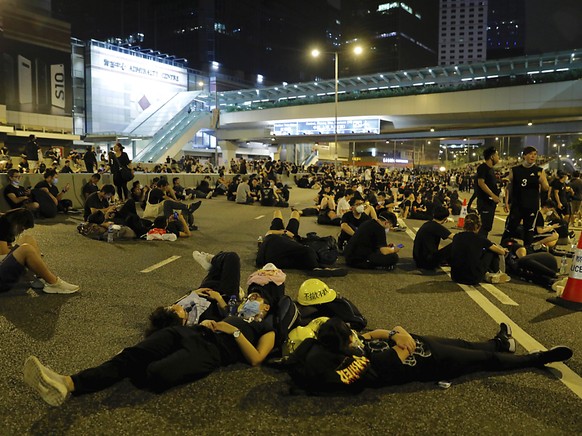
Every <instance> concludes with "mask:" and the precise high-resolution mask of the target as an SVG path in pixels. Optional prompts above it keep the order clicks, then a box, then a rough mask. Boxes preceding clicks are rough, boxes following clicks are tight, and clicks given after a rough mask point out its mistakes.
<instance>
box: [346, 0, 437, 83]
mask: <svg viewBox="0 0 582 436" xmlns="http://www.w3.org/2000/svg"><path fill="white" fill-rule="evenodd" d="M437 8H438V3H437V2H436V0H429V1H426V0H424V1H423V0H407V1H405V2H403V1H398V2H392V1H390V2H387V1H378V0H344V1H342V37H343V47H342V51H343V52H344V53H345V56H344V57H345V58H346V60H345V62H344V66H345V68H343V69H342V73H343V74H371V73H376V72H382V71H395V70H401V69H409V68H417V67H425V66H431V65H435V64H436V60H437V47H436V39H437V37H436V35H437V32H438V23H437V17H438V9H437ZM356 43H360V44H362V45H363V46H365V47H364V48H365V49H366V53H365V55H364V56H362V57H361V58H358V59H354V58H353V57H351V56H349V55H348V53H349V48H350V47H351V46H352V45H354V44H356ZM368 49H369V50H368ZM341 65H342V62H341V60H340V67H341Z"/></svg>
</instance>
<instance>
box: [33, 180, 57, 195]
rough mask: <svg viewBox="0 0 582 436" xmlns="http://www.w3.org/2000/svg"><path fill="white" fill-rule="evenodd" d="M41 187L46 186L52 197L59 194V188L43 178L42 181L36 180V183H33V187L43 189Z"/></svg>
mask: <svg viewBox="0 0 582 436" xmlns="http://www.w3.org/2000/svg"><path fill="white" fill-rule="evenodd" d="M43 188H47V189H48V190H49V192H50V193H51V194H52V196H53V197H56V196H57V195H59V188H57V187H56V186H55V185H52V184H50V183H49V182H47V181H46V180H43V181H42V182H38V183H37V184H36V185H34V189H43Z"/></svg>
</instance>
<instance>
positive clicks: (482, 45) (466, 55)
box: [438, 0, 488, 66]
mask: <svg viewBox="0 0 582 436" xmlns="http://www.w3.org/2000/svg"><path fill="white" fill-rule="evenodd" d="M487 10H488V2H487V0H440V14H439V15H440V20H439V48H438V53H439V65H441V66H445V65H455V64H467V63H471V62H482V61H484V60H486V59H487Z"/></svg>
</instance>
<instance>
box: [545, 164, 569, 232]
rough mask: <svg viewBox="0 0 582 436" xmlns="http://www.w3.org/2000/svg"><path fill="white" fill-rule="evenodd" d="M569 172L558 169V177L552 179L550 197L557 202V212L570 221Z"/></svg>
mask: <svg viewBox="0 0 582 436" xmlns="http://www.w3.org/2000/svg"><path fill="white" fill-rule="evenodd" d="M567 181H568V174H567V173H566V172H564V171H562V170H558V174H557V176H556V178H555V179H554V180H553V181H552V184H551V185H550V186H551V188H552V189H551V191H550V199H551V200H552V201H554V202H555V203H556V212H558V214H559V215H560V217H561V218H562V219H563V220H564V221H566V222H569V221H570V201H569V199H568V196H569V192H570V191H571V189H569V187H567V186H566V183H567Z"/></svg>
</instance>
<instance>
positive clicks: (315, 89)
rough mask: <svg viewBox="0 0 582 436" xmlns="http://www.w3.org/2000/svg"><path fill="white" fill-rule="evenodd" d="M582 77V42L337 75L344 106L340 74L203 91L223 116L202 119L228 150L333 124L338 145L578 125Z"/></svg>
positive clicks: (326, 138) (156, 155)
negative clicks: (569, 47) (515, 54)
mask: <svg viewBox="0 0 582 436" xmlns="http://www.w3.org/2000/svg"><path fill="white" fill-rule="evenodd" d="M581 79H582V50H574V51H567V52H559V53H550V54H544V55H539V56H527V57H520V58H511V59H504V60H498V61H486V62H482V63H473V64H469V65H458V66H448V67H432V68H423V69H417V70H407V71H397V72H391V73H378V74H373V75H368V76H357V77H347V78H340V79H339V80H338V83H337V98H338V101H337V106H336V102H335V101H336V100H335V98H336V90H335V81H334V80H330V81H314V82H304V83H297V84H288V83H283V84H282V85H280V86H271V87H261V88H255V89H245V90H237V91H228V92H220V93H218V94H215V95H199V94H197V95H196V99H197V101H200V100H204V101H206V104H207V105H208V106H210V107H212V106H215V107H216V106H218V108H219V109H220V119H218V118H217V116H216V115H217V114H216V113H215V117H214V118H213V119H212V121H211V120H210V117H209V116H208V113H207V112H206V113H204V114H200V118H204V119H205V120H206V121H205V122H203V123H199V124H197V126H198V128H202V129H204V130H205V131H207V132H210V133H211V134H212V135H214V136H215V137H216V138H217V140H218V144H219V145H220V146H221V148H222V150H223V157H224V153H225V150H228V153H227V154H228V155H231V156H232V155H233V153H235V152H236V149H237V148H239V147H241V146H242V147H245V146H246V144H247V143H260V144H264V145H265V146H269V145H272V144H277V145H281V144H297V143H304V144H305V143H310V142H311V143H314V142H320V143H325V142H328V143H330V142H334V140H335V134H336V126H337V130H338V135H337V138H338V144H342V143H347V142H352V143H353V142H367V143H370V142H376V141H377V142H383V141H387V140H392V139H404V138H406V139H415V138H417V139H431V138H435V139H448V138H459V137H486V136H514V135H522V136H529V135H547V134H567V133H578V132H582V80H581ZM208 106H207V107H208ZM336 110H337V124H336V115H335V114H336ZM188 113H189V112H188ZM194 116H196V115H195V114H194ZM182 118H184V117H183V114H182ZM190 118H192V117H190ZM190 118H189V120H188V123H189V125H192V124H193V122H192V119H190ZM183 130H185V131H187V132H188V134H191V132H192V130H191V129H190V130H188V129H183ZM182 146H183V144H177V142H176V146H173V144H165V145H164V144H161V145H160V144H158V145H156V146H155V147H153V148H152V149H151V150H150V154H149V155H147V156H145V154H144V157H147V159H141V160H154V161H161V160H162V159H163V158H164V157H165V156H166V155H168V154H170V155H176V154H178V153H180V151H181V149H182ZM337 148H338V147H336V149H337ZM340 148H342V149H345V147H340ZM233 150H234V151H233ZM138 160H140V159H139V156H138Z"/></svg>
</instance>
